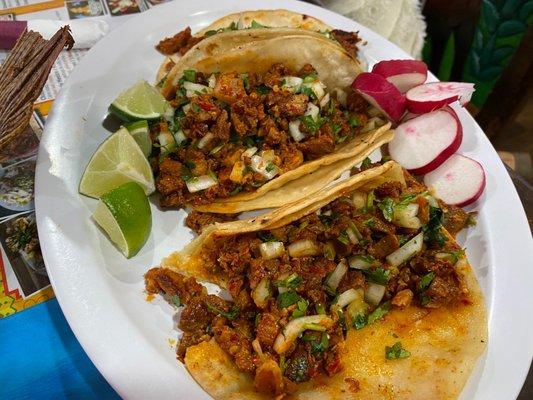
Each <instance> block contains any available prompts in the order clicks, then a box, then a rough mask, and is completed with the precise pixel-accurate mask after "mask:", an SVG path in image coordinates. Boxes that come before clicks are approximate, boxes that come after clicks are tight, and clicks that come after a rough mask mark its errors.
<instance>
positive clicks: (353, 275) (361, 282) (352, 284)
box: [337, 270, 365, 293]
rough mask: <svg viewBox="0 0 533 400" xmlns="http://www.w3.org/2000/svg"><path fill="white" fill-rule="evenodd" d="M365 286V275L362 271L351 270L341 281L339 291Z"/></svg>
mask: <svg viewBox="0 0 533 400" xmlns="http://www.w3.org/2000/svg"><path fill="white" fill-rule="evenodd" d="M364 286H365V277H364V275H363V274H362V273H361V272H360V271H354V270H349V271H348V272H347V273H346V274H345V275H344V277H343V278H342V279H341V281H340V283H339V287H338V288H337V291H338V292H339V293H342V292H345V291H346V290H348V289H355V288H360V287H364Z"/></svg>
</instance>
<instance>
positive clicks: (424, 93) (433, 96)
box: [405, 82, 475, 114]
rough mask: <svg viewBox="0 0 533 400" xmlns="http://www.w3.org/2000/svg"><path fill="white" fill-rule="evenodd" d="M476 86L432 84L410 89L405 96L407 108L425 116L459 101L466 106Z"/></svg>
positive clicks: (458, 83)
mask: <svg viewBox="0 0 533 400" xmlns="http://www.w3.org/2000/svg"><path fill="white" fill-rule="evenodd" d="M474 90H475V89H474V84H473V83H467V82H432V83H425V84H423V85H420V86H416V87H414V88H412V89H409V90H408V91H407V93H406V94H405V98H406V100H407V108H408V110H409V111H411V112H412V113H415V114H424V113H427V112H431V111H433V110H437V109H439V108H442V107H444V106H445V105H447V104H450V103H453V102H454V101H455V100H459V103H460V104H461V105H462V106H464V105H465V104H466V103H468V102H469V101H470V99H471V98H472V93H474Z"/></svg>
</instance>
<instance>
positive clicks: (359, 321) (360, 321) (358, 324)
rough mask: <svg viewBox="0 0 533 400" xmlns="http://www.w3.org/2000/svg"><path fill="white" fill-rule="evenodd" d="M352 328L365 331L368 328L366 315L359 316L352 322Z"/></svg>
mask: <svg viewBox="0 0 533 400" xmlns="http://www.w3.org/2000/svg"><path fill="white" fill-rule="evenodd" d="M352 326H353V327H354V328H355V329H357V330H359V329H363V328H364V327H365V326H366V315H365V314H359V315H357V316H356V317H355V318H354V319H353V321H352Z"/></svg>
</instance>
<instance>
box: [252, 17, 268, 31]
mask: <svg viewBox="0 0 533 400" xmlns="http://www.w3.org/2000/svg"><path fill="white" fill-rule="evenodd" d="M250 28H252V29H257V28H268V27H267V26H265V25H261V24H260V23H259V22H257V21H256V20H255V19H254V20H253V21H252V24H251V25H250Z"/></svg>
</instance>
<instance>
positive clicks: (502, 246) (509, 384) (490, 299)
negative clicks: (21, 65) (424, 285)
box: [36, 0, 533, 400]
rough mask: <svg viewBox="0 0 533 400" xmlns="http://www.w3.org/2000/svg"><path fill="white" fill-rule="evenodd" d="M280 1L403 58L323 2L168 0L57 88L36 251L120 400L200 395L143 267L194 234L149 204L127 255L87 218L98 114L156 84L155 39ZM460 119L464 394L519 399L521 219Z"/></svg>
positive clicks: (524, 340) (525, 333)
mask: <svg viewBox="0 0 533 400" xmlns="http://www.w3.org/2000/svg"><path fill="white" fill-rule="evenodd" d="M245 8H246V9H259V8H288V9H292V10H296V11H300V12H304V13H306V14H310V15H313V16H316V17H318V18H321V19H323V20H324V21H326V22H327V23H329V24H330V25H332V26H334V27H337V28H340V29H344V30H349V31H357V30H359V31H360V34H361V36H362V37H363V38H364V39H365V40H367V41H368V45H367V46H366V47H365V49H364V53H365V57H367V59H368V60H369V61H370V62H371V63H372V61H373V60H374V61H375V60H379V59H394V58H406V57H407V55H406V54H405V53H403V52H402V51H401V50H400V49H398V48H397V47H396V46H394V45H393V44H391V43H390V42H388V41H386V40H385V39H383V38H381V37H380V36H378V35H377V34H375V33H373V32H372V31H370V30H368V29H366V28H364V27H362V26H360V25H358V24H356V23H355V22H353V21H351V20H349V19H346V18H344V17H341V16H339V15H337V14H334V13H332V12H329V11H326V10H324V9H321V8H318V7H315V6H311V5H308V4H305V3H301V2H296V1H268V2H266V1H265V2H262V1H252V0H249V1H246V2H242V1H230V0H195V1H183V2H181V1H179V2H178V1H176V2H172V3H168V4H165V5H162V6H159V7H156V8H154V9H153V10H151V11H148V12H146V13H143V14H142V15H139V16H138V17H136V18H133V19H131V20H129V21H128V22H126V23H125V24H124V25H122V26H121V27H120V28H118V29H117V30H115V31H113V32H111V33H110V34H109V35H108V36H107V37H106V38H105V39H103V40H102V41H101V42H100V43H98V44H97V45H96V46H95V47H94V48H93V49H92V50H91V51H90V52H89V53H88V54H87V55H86V56H85V58H84V59H83V60H82V61H81V62H80V64H79V65H78V66H77V67H76V69H75V70H74V71H73V72H72V74H71V75H70V77H69V79H68V81H67V82H66V83H65V85H64V86H63V89H62V91H61V94H60V96H59V97H58V98H57V100H56V102H55V105H54V108H53V111H52V114H51V115H50V117H49V119H48V123H47V126H46V129H45V132H44V135H43V139H42V140H41V146H40V151H39V157H38V165H37V173H36V179H37V182H36V208H37V220H38V227H39V237H40V240H41V247H42V251H43V255H44V259H45V261H46V265H47V268H48V272H49V275H50V280H51V282H52V284H53V286H54V290H55V293H56V296H57V298H58V300H59V303H60V304H61V308H62V310H63V312H64V314H65V316H66V318H67V320H68V322H69V324H70V326H71V327H72V330H73V331H74V333H75V334H76V337H77V338H78V340H79V341H80V343H81V344H82V346H83V348H84V349H85V351H86V352H87V354H88V355H89V357H90V358H91V360H92V361H93V362H94V364H95V365H96V366H97V368H98V369H99V370H100V372H101V373H102V374H103V375H104V376H105V378H106V379H107V380H108V381H109V383H110V384H111V385H112V386H113V387H114V388H115V389H116V390H117V392H118V393H119V394H120V395H121V396H123V397H125V398H135V399H147V398H156V397H157V398H162V399H166V398H175V399H180V398H185V397H184V395H188V396H190V397H189V398H195V399H200V398H208V396H207V395H206V394H205V393H204V392H203V391H202V390H201V389H200V387H199V386H198V385H197V384H196V383H195V382H194V380H193V379H192V378H191V377H190V375H189V374H188V373H187V372H186V370H185V368H184V367H183V365H181V364H180V363H178V362H177V361H176V358H175V354H174V351H173V350H172V349H171V347H170V345H169V343H168V339H169V338H171V337H175V335H176V333H175V331H174V330H173V318H172V317H173V309H172V307H170V306H169V305H166V304H164V303H163V302H161V301H159V302H155V303H154V302H152V303H148V302H146V301H145V298H144V294H143V273H144V272H145V271H146V270H147V269H148V268H149V267H151V266H154V265H157V264H158V262H159V261H160V259H161V258H162V257H163V256H165V255H167V254H168V253H170V252H171V251H174V250H177V249H180V248H181V247H182V246H183V245H184V244H185V243H187V242H188V241H189V240H190V239H191V238H192V235H191V234H190V232H189V230H188V229H186V228H184V226H183V219H184V217H185V213H184V212H183V211H167V212H161V211H160V210H158V209H157V207H156V206H155V205H152V211H153V216H154V221H153V222H154V224H153V225H154V228H153V232H152V234H151V236H150V238H149V240H148V243H147V244H146V246H145V247H144V248H143V250H142V251H141V254H140V255H138V256H136V257H134V258H133V259H131V260H126V259H124V258H123V257H122V256H121V255H120V254H119V253H118V252H117V251H116V250H115V248H114V247H113V246H112V245H111V244H110V243H109V242H108V240H107V239H106V238H105V237H104V236H103V235H102V233H101V232H100V231H99V230H98V229H97V227H96V226H95V224H94V223H93V221H92V220H91V218H90V215H91V213H92V211H93V210H94V208H95V205H96V204H95V201H94V200H92V199H88V198H85V197H83V196H80V195H79V194H78V191H77V188H78V182H79V180H80V177H81V174H82V172H83V169H84V167H85V165H86V163H87V162H88V160H89V157H90V156H91V154H92V153H93V152H94V150H95V149H96V147H97V146H98V144H99V143H101V142H102V141H103V140H104V138H105V137H106V136H107V135H108V134H109V132H107V131H106V130H105V129H104V128H103V127H102V121H103V119H104V117H105V115H106V110H107V106H108V105H109V103H110V102H111V101H112V100H113V99H114V98H115V96H116V95H117V94H118V93H119V92H120V91H122V90H123V89H125V88H127V87H129V86H131V85H132V84H133V83H135V82H136V81H137V80H139V79H141V78H144V79H147V80H149V81H153V80H154V78H155V71H156V68H157V66H158V63H159V62H160V61H161V60H162V57H161V55H159V54H158V53H157V52H156V51H155V50H154V44H155V43H157V42H158V40H160V39H161V38H162V37H164V36H167V35H171V34H173V33H175V32H176V31H178V30H179V29H182V28H184V27H186V26H187V25H190V26H191V28H192V29H193V31H196V30H199V29H200V28H202V27H204V26H206V25H207V24H209V23H210V22H211V21H213V20H214V19H216V18H218V17H220V16H222V15H225V14H227V13H230V12H234V11H238V10H242V9H245ZM459 115H460V118H461V120H462V122H463V126H464V132H465V137H464V142H463V144H462V146H461V149H460V152H461V153H464V154H466V155H469V156H472V157H474V158H476V159H477V160H479V161H480V162H481V163H482V164H483V165H484V167H485V168H486V171H487V178H488V181H487V189H486V193H485V196H484V197H483V199H482V200H481V202H480V204H478V206H477V207H478V208H479V209H480V214H479V219H478V225H477V227H476V228H475V229H470V230H469V233H468V237H466V238H463V240H465V241H464V242H463V243H464V244H465V246H466V247H467V253H468V256H469V259H470V260H471V263H472V265H473V266H474V269H475V271H476V274H477V277H478V279H479V281H480V284H481V286H482V287H483V290H484V293H485V296H486V302H487V307H488V308H489V315H490V319H489V329H490V340H489V346H488V352H487V353H486V354H485V355H484V356H483V357H482V359H481V360H480V362H479V363H478V368H477V369H476V371H475V372H474V374H473V375H472V377H471V379H470V381H469V383H468V385H467V387H466V389H465V391H464V393H463V397H464V398H468V399H472V398H476V399H483V400H487V399H497V400H501V399H511V398H514V397H516V395H517V393H518V391H519V390H520V387H521V386H522V383H523V380H524V378H525V375H526V373H527V370H528V368H529V365H530V362H531V357H532V354H533V339H532V338H533V332H532V325H533V324H532V321H531V315H532V311H533V307H532V305H533V304H532V303H533V301H532V299H533V290H531V289H530V286H531V284H532V283H533V268H532V267H533V265H532V262H531V259H532V256H533V245H532V240H531V234H530V231H529V229H528V225H527V222H526V217H525V214H524V211H523V209H522V206H521V204H520V202H519V199H518V196H517V194H516V191H515V189H514V187H513V185H512V182H511V180H510V178H509V176H508V174H507V173H506V171H505V169H504V167H503V165H502V163H501V161H500V159H499V158H498V156H497V154H496V152H495V151H494V149H493V148H492V146H491V145H490V143H489V141H488V140H487V138H486V137H485V136H484V134H483V132H482V131H481V130H480V128H479V127H478V126H477V124H476V123H475V122H474V120H473V119H472V118H471V117H470V116H469V115H468V114H467V113H466V112H465V111H464V110H459Z"/></svg>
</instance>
